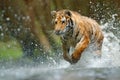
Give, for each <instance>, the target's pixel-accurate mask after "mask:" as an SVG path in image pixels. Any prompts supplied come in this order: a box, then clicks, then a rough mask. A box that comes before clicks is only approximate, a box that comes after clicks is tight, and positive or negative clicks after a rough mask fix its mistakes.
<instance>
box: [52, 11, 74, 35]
mask: <svg viewBox="0 0 120 80" xmlns="http://www.w3.org/2000/svg"><path fill="white" fill-rule="evenodd" d="M51 14H52V16H53V23H54V25H55V27H54V32H55V34H56V35H65V34H67V33H69V31H70V30H71V29H72V26H73V22H72V19H71V13H70V12H69V11H65V12H60V11H59V12H56V11H52V12H51Z"/></svg>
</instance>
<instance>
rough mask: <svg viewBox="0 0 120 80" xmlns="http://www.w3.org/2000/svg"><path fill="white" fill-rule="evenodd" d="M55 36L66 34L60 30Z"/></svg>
mask: <svg viewBox="0 0 120 80" xmlns="http://www.w3.org/2000/svg"><path fill="white" fill-rule="evenodd" d="M55 34H56V35H63V34H64V32H63V31H60V30H57V31H55Z"/></svg>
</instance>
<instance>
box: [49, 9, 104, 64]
mask: <svg viewBox="0 0 120 80" xmlns="http://www.w3.org/2000/svg"><path fill="white" fill-rule="evenodd" d="M51 15H52V17H53V23H54V26H55V27H54V32H55V34H56V35H59V36H60V38H61V41H62V48H63V57H64V59H65V60H66V61H68V62H69V63H71V64H74V63H77V62H78V60H79V59H80V57H81V54H82V53H83V51H84V50H85V49H86V48H87V47H88V46H89V45H90V44H94V47H95V48H94V49H93V50H94V51H96V53H97V54H98V55H101V48H102V43H103V39H104V36H103V33H102V30H101V29H100V25H99V24H98V23H97V22H96V21H95V20H93V19H91V18H88V17H85V16H82V15H80V14H79V13H78V12H75V11H71V10H59V11H52V12H51ZM70 47H74V51H73V53H72V55H70V54H69V52H70Z"/></svg>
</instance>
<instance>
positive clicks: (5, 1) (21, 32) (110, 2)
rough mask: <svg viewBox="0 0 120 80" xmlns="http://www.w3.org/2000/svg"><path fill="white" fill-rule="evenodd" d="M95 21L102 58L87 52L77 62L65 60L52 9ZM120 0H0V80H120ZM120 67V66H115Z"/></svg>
mask: <svg viewBox="0 0 120 80" xmlns="http://www.w3.org/2000/svg"><path fill="white" fill-rule="evenodd" d="M61 9H70V10H74V11H77V12H79V13H80V14H81V15H84V16H88V17H91V18H93V19H95V20H96V21H97V22H98V23H99V24H100V25H101V28H102V30H103V33H104V36H105V38H104V42H103V47H102V57H101V58H100V59H96V58H95V57H94V56H93V54H91V53H89V52H86V53H85V54H82V57H81V59H80V60H79V62H78V63H77V64H75V65H70V64H69V63H67V62H66V61H65V60H64V59H63V58H62V49H61V41H60V39H59V37H58V36H56V35H55V34H54V33H53V30H54V26H53V25H52V23H51V21H52V18H51V11H52V10H61ZM119 66H120V0H0V80H120V68H119ZM116 67H117V68H116Z"/></svg>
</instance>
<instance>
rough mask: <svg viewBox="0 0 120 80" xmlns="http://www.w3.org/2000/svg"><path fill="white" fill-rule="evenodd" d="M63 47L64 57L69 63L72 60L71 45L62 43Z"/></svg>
mask: <svg viewBox="0 0 120 80" xmlns="http://www.w3.org/2000/svg"><path fill="white" fill-rule="evenodd" d="M62 48H63V58H64V59H65V60H66V61H68V62H69V63H71V62H72V59H71V56H70V55H69V47H68V46H67V45H66V44H62Z"/></svg>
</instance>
